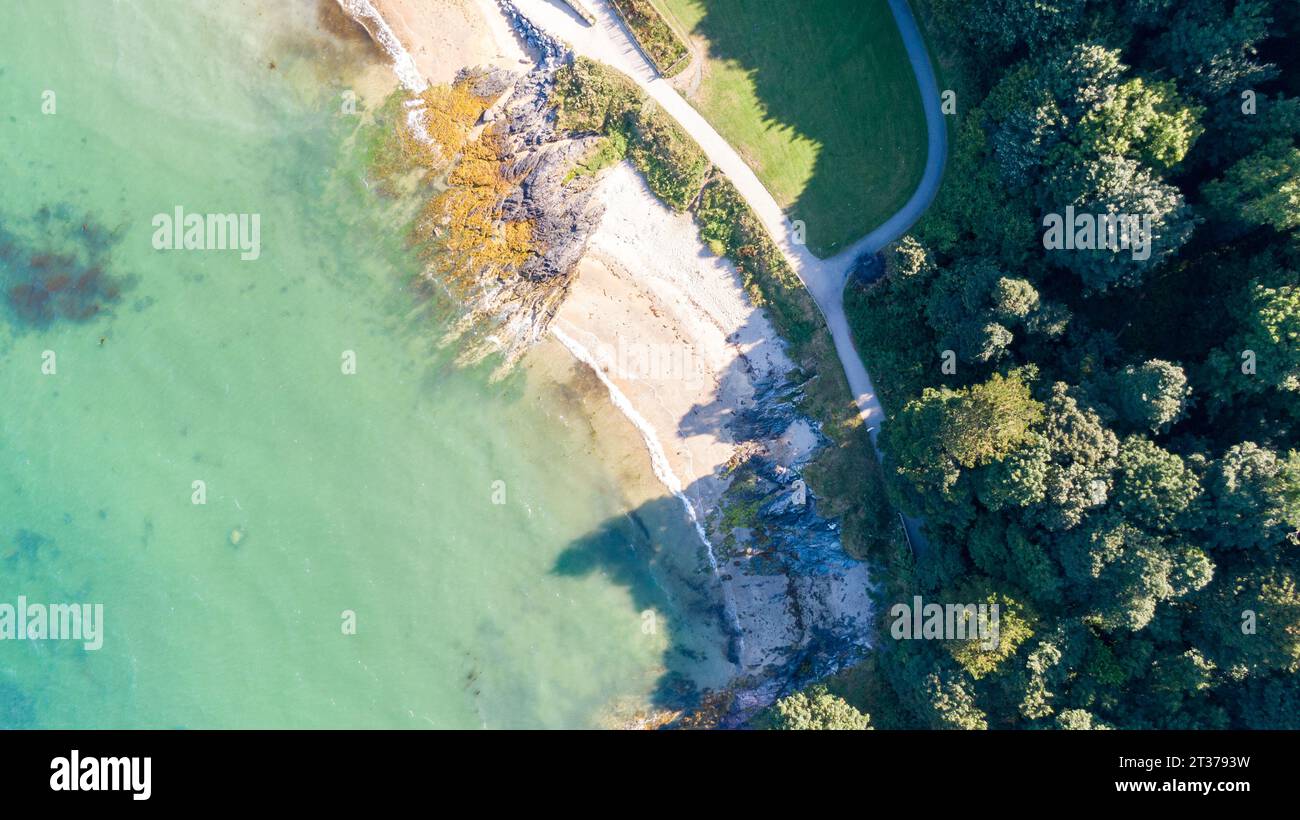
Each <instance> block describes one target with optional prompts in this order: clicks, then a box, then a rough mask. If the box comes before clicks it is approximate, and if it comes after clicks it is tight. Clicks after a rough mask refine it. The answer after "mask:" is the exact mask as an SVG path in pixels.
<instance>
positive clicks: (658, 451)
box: [551, 325, 718, 572]
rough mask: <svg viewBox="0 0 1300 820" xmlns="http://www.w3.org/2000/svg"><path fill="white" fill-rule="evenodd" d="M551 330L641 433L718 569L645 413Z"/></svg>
mask: <svg viewBox="0 0 1300 820" xmlns="http://www.w3.org/2000/svg"><path fill="white" fill-rule="evenodd" d="M551 333H553V334H554V335H555V338H556V339H559V341H560V344H562V345H564V346H565V347H566V348H568V351H569V352H570V353H572V354H573V357H574V358H575V359H577V360H578V361H580V362H582V363H583V364H585V365H587V366H588V367H590V368H591V369H592V370H594V371H595V372H596V376H597V377H598V378H599V379H600V381H601V383H602V384H604V385H605V388H606V389H607V390H609V397H610V399H611V400H612V401H613V402H614V406H615V407H617V408H618V410H619V412H621V413H622V414H623V415H625V416H627V418H628V420H629V421H631V422H632V426H633V427H635V428H636V429H637V432H639V433H640V434H641V438H642V439H643V440H644V441H645V446H646V449H647V450H649V451H650V466H651V467H652V468H653V469H654V473H655V477H656V478H658V479H659V481H660V483H662V484H663V485H664V486H665V487H667V488H668V491H669V492H671V493H672V494H673V495H675V496H677V498H678V500H680V501H681V502H682V506H683V507H685V508H686V515H687V516H688V517H689V518H690V519H691V523H692V524H693V525H695V533H696V534H697V535H699V537H700V541H701V542H703V544H704V547H705V552H706V553H708V556H709V565H710V566H712V567H713V571H714V572H717V570H718V560H717V558H716V557H714V555H713V544H712V543H710V542H709V537H708V536H707V535H705V533H704V526H703V525H702V524H701V523H700V519H699V516H698V515H697V514H696V512H695V505H694V504H692V503H691V501H690V499H689V498H687V497H686V493H685V492H683V490H682V481H681V479H680V478H678V477H677V474H676V473H674V472H673V468H672V465H670V464H669V463H668V454H667V453H666V452H664V446H663V444H661V443H660V442H659V432H658V431H657V430H655V428H654V425H652V424H651V423H650V422H649V421H647V420H646V417H645V416H643V415H641V414H640V413H638V412H637V409H636V408H635V407H633V406H632V401H631V400H630V399H628V397H627V394H625V393H624V392H623V391H622V390H620V389H618V385H616V384H614V382H612V381H611V380H610V378H609V376H608V375H606V373H605V369H604V368H603V367H601V366H600V363H599V362H598V361H597V360H596V357H595V356H593V355H592V354H591V352H590V351H589V350H587V349H586V348H585V347H583V346H582V345H581V344H579V343H578V342H577V341H576V340H575V339H574V338H573V337H572V336H569V335H568V334H567V333H565V332H564V331H562V330H560V329H559V328H558V327H555V326H554V325H552V326H551Z"/></svg>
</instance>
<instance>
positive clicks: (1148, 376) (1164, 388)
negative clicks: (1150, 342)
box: [1114, 359, 1192, 432]
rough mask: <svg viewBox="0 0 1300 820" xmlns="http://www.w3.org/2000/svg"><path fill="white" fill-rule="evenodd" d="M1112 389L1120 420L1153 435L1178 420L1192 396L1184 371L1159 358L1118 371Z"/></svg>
mask: <svg viewBox="0 0 1300 820" xmlns="http://www.w3.org/2000/svg"><path fill="white" fill-rule="evenodd" d="M1114 390H1115V409H1116V411H1117V412H1118V413H1119V417H1120V418H1121V419H1123V420H1124V421H1125V422H1127V423H1128V424H1130V425H1132V426H1133V427H1136V428H1141V429H1146V430H1150V431H1152V432H1164V431H1166V430H1168V429H1169V427H1170V425H1172V424H1173V423H1174V422H1176V421H1178V420H1179V419H1181V418H1182V417H1183V416H1184V415H1185V414H1186V411H1187V400H1188V397H1189V396H1191V394H1192V389H1191V388H1190V387H1189V386H1188V385H1187V376H1186V374H1184V373H1183V369H1182V368H1181V367H1179V366H1178V365H1176V364H1173V363H1172V362H1166V361H1164V360H1162V359H1151V360H1150V361H1148V362H1146V363H1145V364H1142V365H1136V366H1135V365H1129V366H1127V367H1125V368H1124V369H1123V370H1120V371H1119V372H1118V373H1117V374H1116V376H1115V383H1114Z"/></svg>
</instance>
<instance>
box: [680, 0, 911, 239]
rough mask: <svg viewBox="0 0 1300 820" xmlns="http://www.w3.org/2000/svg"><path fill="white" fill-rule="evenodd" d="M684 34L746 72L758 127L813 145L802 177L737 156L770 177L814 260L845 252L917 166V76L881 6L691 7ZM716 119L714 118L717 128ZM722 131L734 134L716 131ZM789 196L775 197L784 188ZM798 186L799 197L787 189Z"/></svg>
mask: <svg viewBox="0 0 1300 820" xmlns="http://www.w3.org/2000/svg"><path fill="white" fill-rule="evenodd" d="M699 5H700V6H701V7H702V8H703V10H704V16H703V17H702V18H701V19H700V20H699V22H698V23H697V24H696V26H695V28H694V30H693V31H692V32H691V33H692V34H693V35H696V36H699V37H703V38H705V39H706V40H707V41H708V45H709V57H710V58H712V59H714V60H718V61H732V62H734V63H735V64H736V65H738V66H739V67H740V68H741V69H743V70H744V71H745V72H746V74H747V75H748V77H749V79H750V82H752V84H753V86H754V91H755V94H756V95H757V97H758V101H759V103H760V104H761V106H762V108H763V112H762V113H763V119H762V126H763V129H764V131H766V132H770V131H776V130H787V131H789V132H791V136H792V137H793V138H794V141H796V142H798V141H806V142H808V143H811V145H812V150H814V151H815V152H816V159H815V162H814V164H813V168H812V171H811V174H809V176H808V178H807V180H806V182H805V183H804V184H802V185H799V183H798V181H797V179H795V177H796V176H797V174H796V173H794V172H790V171H787V172H786V173H785V174H784V175H783V173H782V169H781V168H779V167H777V165H778V164H779V163H780V162H782V161H785V160H786V159H787V158H786V157H783V156H781V154H782V153H785V152H777V151H770V152H767V153H766V154H763V155H760V156H755V155H754V152H752V151H746V150H744V148H745V146H741V145H737V146H736V147H737V149H738V150H740V151H741V153H742V154H743V155H746V159H747V160H748V161H750V162H751V163H757V164H758V165H760V166H762V165H763V164H764V163H765V162H766V163H768V167H760V169H759V170H760V176H762V177H764V179H765V180H771V179H772V177H773V176H777V177H781V176H785V178H786V182H785V184H784V185H780V184H776V185H774V184H772V182H770V181H769V182H768V187H769V189H774V190H773V193H774V194H776V196H777V199H778V201H782V200H783V198H789V197H791V196H793V201H792V202H791V203H790V205H789V207H788V208H787V213H788V214H789V216H790V218H791V219H801V220H804V221H805V222H806V223H807V227H808V244H809V247H810V249H811V250H813V252H814V253H817V254H818V255H819V256H823V257H825V256H829V255H832V254H833V253H834V252H836V251H838V250H842V249H843V248H844V247H846V246H847V245H848V244H849V243H851V242H852V241H854V240H856V239H857V238H858V237H860V236H862V235H864V234H866V233H867V232H868V231H870V230H871V229H872V228H875V227H876V226H877V225H878V224H879V223H880V222H882V221H884V219H886V218H887V217H888V216H889V215H890V214H892V213H893V212H894V211H895V210H897V209H898V208H899V207H901V206H902V205H903V203H904V202H906V200H907V199H908V197H909V196H910V195H911V193H912V191H913V190H914V189H915V187H916V186H917V184H918V183H919V182H920V179H921V174H922V171H923V169H924V166H925V159H926V150H927V148H926V145H927V143H926V130H925V117H924V112H923V111H922V108H921V102H920V96H919V91H918V90H917V85H916V79H915V77H914V76H913V75H912V71H911V64H910V62H909V61H908V57H907V52H906V50H905V49H904V47H903V43H902V38H901V36H900V35H899V33H898V27H897V24H896V23H895V21H894V17H893V14H892V13H891V12H890V10H889V7H888V5H887V4H886V3H885V2H884V0H801V2H798V3H790V2H788V0H699ZM720 124H721V123H720ZM724 130H734V129H725V125H724ZM783 188H784V189H786V190H784V191H783V190H782V189H783ZM796 189H797V190H796Z"/></svg>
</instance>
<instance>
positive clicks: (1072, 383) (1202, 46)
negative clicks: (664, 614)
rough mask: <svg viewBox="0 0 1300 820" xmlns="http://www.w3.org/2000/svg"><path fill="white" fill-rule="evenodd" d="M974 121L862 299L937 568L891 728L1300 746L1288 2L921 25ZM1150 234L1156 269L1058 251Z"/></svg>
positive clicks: (1132, 5) (1085, 11)
mask: <svg viewBox="0 0 1300 820" xmlns="http://www.w3.org/2000/svg"><path fill="white" fill-rule="evenodd" d="M919 5H920V10H921V13H922V14H921V16H922V18H923V19H924V20H926V21H927V23H928V24H929V25H930V26H931V29H932V34H934V36H935V38H936V40H937V41H938V47H939V50H940V51H941V52H943V53H944V54H945V56H946V58H947V59H946V62H945V65H947V66H951V68H950V70H948V72H947V73H948V76H947V78H946V79H947V80H949V81H951V82H954V83H959V84H960V88H961V89H962V94H963V96H964V98H965V102H964V104H963V105H962V106H959V109H958V110H959V113H958V115H957V116H956V118H955V119H954V120H952V121H951V123H950V133H951V134H952V137H953V138H952V140H951V148H950V151H951V153H950V157H949V163H948V172H947V176H946V178H945V182H944V186H943V188H942V189H941V191H940V193H939V195H938V197H937V199H936V202H935V204H934V205H933V206H932V208H931V210H930V211H929V212H928V213H927V215H926V216H925V217H924V219H923V220H922V221H921V223H919V224H918V225H917V227H916V228H915V229H914V231H913V235H912V236H909V237H907V238H905V239H903V240H901V241H900V242H898V243H896V244H895V245H894V246H893V247H892V248H890V249H888V250H887V251H886V252H885V254H884V268H885V271H886V275H885V276H884V277H883V278H882V279H881V280H880V281H878V282H876V283H874V284H873V285H870V286H861V285H855V286H851V287H850V290H849V293H848V294H847V304H848V306H849V309H850V314H851V319H852V321H853V324H854V332H855V337H856V341H857V343H858V345H859V348H860V349H861V350H862V352H863V354H864V357H865V358H866V360H867V364H868V366H869V367H870V369H871V372H872V374H873V377H874V379H875V381H876V384H877V387H878V388H879V390H880V392H881V396H882V398H883V400H884V403H885V405H886V410H887V412H888V414H889V417H888V419H887V420H886V422H885V423H884V425H883V426H882V428H881V436H880V444H881V446H882V448H883V450H884V455H885V467H886V471H887V472H888V473H889V475H890V476H891V493H892V496H893V499H894V500H895V502H896V503H897V504H898V505H899V506H900V507H901V508H902V510H903V511H904V512H905V513H907V514H909V515H913V516H918V517H920V518H922V519H923V521H924V533H925V536H926V538H925V542H924V543H923V544H920V545H913V546H914V547H915V550H912V549H907V548H906V546H900V548H899V551H898V552H897V553H896V554H894V553H891V554H884V555H880V556H878V560H879V561H880V562H881V563H882V567H881V573H880V575H879V577H881V578H883V579H884V584H883V585H882V586H883V588H882V591H881V593H880V594H881V596H882V598H883V602H885V603H892V602H895V601H900V600H903V601H905V600H910V599H911V596H913V595H917V594H922V595H924V596H925V597H926V599H927V600H934V601H943V602H951V603H961V604H965V603H976V602H998V603H999V605H1000V607H1001V611H1002V621H1001V625H1002V627H1003V630H1004V634H1003V636H1002V639H1001V640H999V641H997V642H996V646H994V647H992V648H985V647H983V646H981V645H979V644H978V643H976V642H972V641H970V640H966V641H961V640H953V641H935V642H926V641H894V640H892V639H891V638H890V637H889V636H888V633H887V632H886V633H884V634H883V635H882V637H881V639H880V642H879V645H880V647H881V649H880V651H881V659H880V667H881V671H882V677H883V679H884V680H885V682H886V683H887V684H888V686H889V691H890V692H891V695H890V697H889V698H888V699H884V700H881V703H880V704H879V706H877V705H876V704H875V703H869V704H867V705H868V706H869V711H870V712H871V713H872V715H873V718H874V720H875V722H876V723H877V724H878V725H882V726H886V727H894V726H921V727H931V728H966V729H978V728H989V727H992V728H1006V727H1022V728H1027V727H1041V728H1058V729H1103V728H1152V727H1171V728H1223V727H1230V726H1240V727H1281V726H1289V727H1293V728H1294V727H1296V726H1298V725H1300V718H1297V716H1296V715H1297V710H1300V586H1298V579H1300V101H1298V100H1297V99H1296V98H1295V97H1294V96H1292V95H1294V94H1295V93H1296V91H1297V89H1300V82H1297V80H1298V78H1295V77H1290V78H1288V77H1286V76H1284V73H1283V72H1282V71H1281V70H1279V69H1278V68H1277V66H1275V65H1273V64H1272V61H1275V60H1289V59H1291V58H1290V55H1289V54H1288V53H1287V52H1288V49H1289V48H1290V47H1291V45H1290V44H1293V43H1295V42H1298V41H1300V29H1298V28H1297V27H1298V26H1300V14H1298V13H1296V12H1295V11H1294V10H1292V9H1288V8H1286V7H1285V6H1286V4H1285V3H1283V2H1281V0H1176V2H1175V1H1174V0H1120V2H1113V1H1112V0H1107V1H1106V2H1103V0H1023V2H1022V0H977V2H974V3H957V2H953V0H928V2H927V1H926V0H923V2H921V3H920V4H919ZM1067 207H1069V208H1072V209H1073V211H1072V212H1073V213H1076V214H1078V213H1086V214H1098V215H1106V214H1136V215H1142V216H1145V217H1147V218H1149V220H1150V237H1149V238H1150V248H1149V250H1150V253H1149V254H1145V255H1144V254H1141V253H1133V252H1132V249H1131V248H1119V249H1116V248H1095V247H1094V248H1087V247H1064V248H1062V247H1055V246H1053V245H1052V244H1051V243H1049V242H1047V241H1045V231H1046V224H1047V223H1046V221H1045V217H1046V216H1047V215H1050V214H1063V213H1065V212H1066V209H1067Z"/></svg>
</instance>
